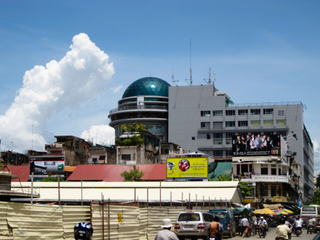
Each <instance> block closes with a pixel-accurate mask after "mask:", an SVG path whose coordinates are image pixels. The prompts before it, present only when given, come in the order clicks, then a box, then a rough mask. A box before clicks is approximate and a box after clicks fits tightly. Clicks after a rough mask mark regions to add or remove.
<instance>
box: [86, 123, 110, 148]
mask: <svg viewBox="0 0 320 240" xmlns="http://www.w3.org/2000/svg"><path fill="white" fill-rule="evenodd" d="M81 138H83V139H84V140H86V141H90V142H93V143H94V144H100V145H109V144H114V139H115V130H114V128H112V127H110V126H108V125H99V126H91V127H90V129H89V130H85V131H84V132H83V133H82V134H81Z"/></svg>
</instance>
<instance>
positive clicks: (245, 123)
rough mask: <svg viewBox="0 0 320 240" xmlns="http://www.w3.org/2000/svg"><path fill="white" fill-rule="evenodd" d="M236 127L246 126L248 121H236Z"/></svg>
mask: <svg viewBox="0 0 320 240" xmlns="http://www.w3.org/2000/svg"><path fill="white" fill-rule="evenodd" d="M238 127H248V121H238Z"/></svg>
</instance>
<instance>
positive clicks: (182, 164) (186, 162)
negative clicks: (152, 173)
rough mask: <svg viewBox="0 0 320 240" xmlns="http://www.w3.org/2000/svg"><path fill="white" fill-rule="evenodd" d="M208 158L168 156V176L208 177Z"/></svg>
mask: <svg viewBox="0 0 320 240" xmlns="http://www.w3.org/2000/svg"><path fill="white" fill-rule="evenodd" d="M207 177H208V159H207V158H168V159H167V178H207Z"/></svg>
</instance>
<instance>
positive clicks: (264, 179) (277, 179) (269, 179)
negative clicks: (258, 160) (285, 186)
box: [252, 175, 289, 183]
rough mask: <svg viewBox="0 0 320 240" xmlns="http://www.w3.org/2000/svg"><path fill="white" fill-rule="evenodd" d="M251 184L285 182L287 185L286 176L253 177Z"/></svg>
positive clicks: (287, 179)
mask: <svg viewBox="0 0 320 240" xmlns="http://www.w3.org/2000/svg"><path fill="white" fill-rule="evenodd" d="M252 181H253V182H286V183H289V177H288V176H281V175H271V176H269V175H253V176H252Z"/></svg>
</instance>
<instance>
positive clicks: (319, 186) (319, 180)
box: [316, 173, 320, 189]
mask: <svg viewBox="0 0 320 240" xmlns="http://www.w3.org/2000/svg"><path fill="white" fill-rule="evenodd" d="M316 188H318V189H320V173H319V175H318V176H317V181H316Z"/></svg>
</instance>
